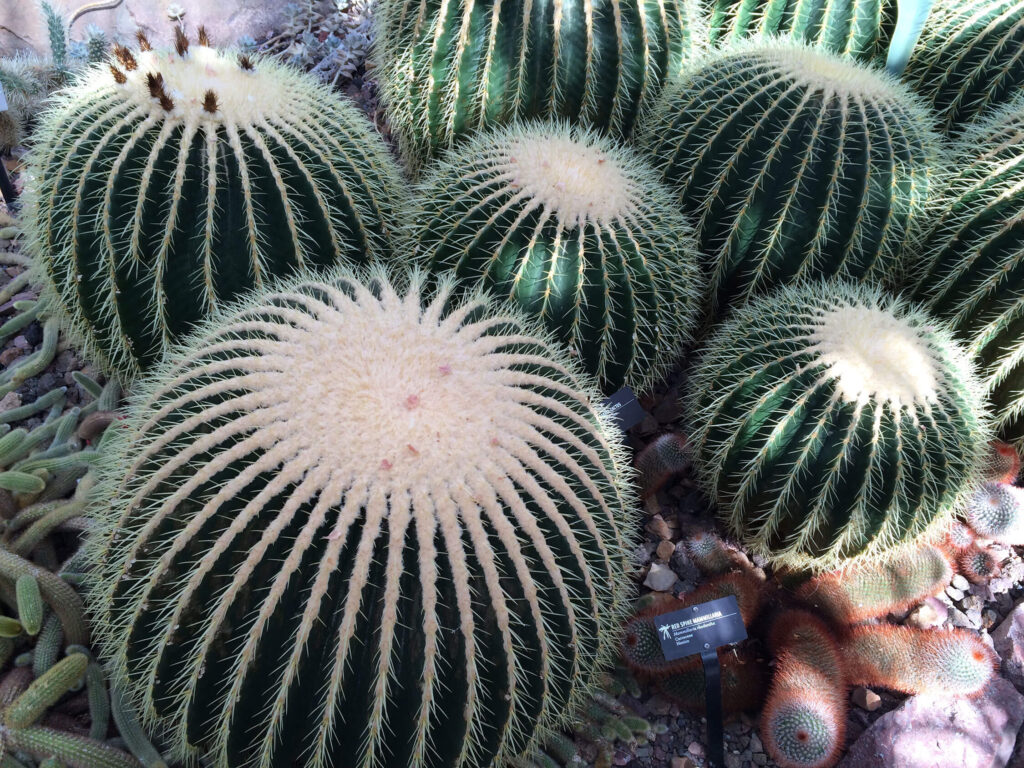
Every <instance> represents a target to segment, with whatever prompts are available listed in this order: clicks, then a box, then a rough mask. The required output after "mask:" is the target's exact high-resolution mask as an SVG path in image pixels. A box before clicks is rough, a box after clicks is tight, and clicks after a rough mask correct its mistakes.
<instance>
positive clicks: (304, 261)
mask: <svg viewBox="0 0 1024 768" xmlns="http://www.w3.org/2000/svg"><path fill="white" fill-rule="evenodd" d="M142 40H143V43H142V49H141V50H139V51H135V52H132V51H129V50H128V49H126V48H122V47H118V48H117V49H116V59H112V60H111V62H110V64H109V67H94V68H92V69H90V70H89V71H88V73H87V75H85V76H84V77H83V79H82V80H81V81H80V82H79V83H77V84H76V85H74V86H72V87H71V88H69V89H68V90H66V91H65V92H64V93H63V94H62V95H61V96H60V97H59V98H57V100H56V101H55V102H54V104H53V108H52V109H51V110H50V111H49V112H48V113H47V115H46V117H45V119H44V120H43V121H42V123H41V125H40V129H39V131H38V132H37V134H36V136H35V148H36V152H35V155H34V157H35V160H34V164H33V166H32V171H31V173H32V176H33V178H34V183H33V184H32V194H31V195H29V196H28V202H27V214H26V223H27V235H28V245H27V248H28V250H29V252H30V253H31V254H32V256H33V258H34V259H35V261H36V267H37V271H38V273H39V275H38V276H39V278H40V280H41V281H42V282H43V283H44V284H45V286H46V290H47V292H48V299H47V301H48V304H49V308H50V309H51V310H52V311H54V312H56V313H58V314H59V315H60V316H61V317H62V318H63V321H64V323H65V325H66V326H67V327H68V328H69V329H70V330H71V332H72V335H73V336H75V337H77V339H78V341H80V342H81V343H83V344H84V346H85V347H86V349H87V350H88V351H89V352H90V353H91V355H92V357H94V358H95V359H96V360H98V361H100V362H101V363H102V364H103V365H105V366H106V367H107V368H109V369H112V370H115V371H116V372H117V373H118V374H120V375H122V376H125V377H131V376H134V375H135V374H137V373H138V372H139V370H140V369H144V368H145V367H146V366H148V365H150V364H151V363H153V362H154V361H155V360H158V359H159V358H160V357H161V356H162V355H163V353H164V352H165V351H166V349H167V348H168V347H169V345H170V344H171V343H172V342H174V340H175V339H177V338H179V337H180V336H181V335H182V334H183V333H185V332H186V331H187V330H188V329H189V328H191V327H192V326H193V325H194V324H195V323H196V322H197V321H198V320H200V319H201V318H202V317H203V316H205V315H206V314H207V313H209V312H210V311H211V310H212V309H213V308H214V307H216V306H217V305H218V304H219V303H222V302H225V301H227V300H230V299H231V298H233V297H235V296H236V295H238V294H240V293H243V292H245V291H248V290H250V289H252V288H254V287H259V286H261V285H262V284H263V283H264V282H265V281H266V280H267V279H268V278H270V277H272V276H274V275H279V274H282V273H288V272H291V271H293V270H296V269H299V268H313V267H323V266H324V265H330V264H334V263H338V262H353V263H361V262H364V261H366V260H367V259H369V258H374V257H388V256H389V255H390V253H391V250H390V245H389V243H388V232H389V229H390V228H391V227H392V222H391V219H392V217H393V216H394V215H395V213H394V211H393V208H394V205H395V204H396V202H397V201H398V199H399V196H398V190H399V183H400V182H399V181H398V175H397V169H396V168H395V167H394V164H393V163H392V162H391V160H390V159H389V157H388V154H387V150H386V148H385V147H384V144H383V142H382V141H381V140H380V139H379V137H378V136H376V135H375V134H374V132H373V130H372V128H371V126H370V125H369V123H368V122H367V121H366V120H365V119H364V118H363V117H362V115H360V114H358V113H357V111H356V109H355V108H354V107H351V106H348V105H346V104H343V103H341V102H339V101H338V100H337V99H336V98H335V97H334V96H332V95H331V93H330V92H329V91H328V90H327V89H326V87H325V86H321V85H320V84H318V83H317V82H316V81H315V80H312V79H311V78H309V77H307V76H305V75H303V74H302V73H300V72H298V71H296V70H293V69H290V68H287V67H283V66H281V65H278V64H275V63H274V62H273V61H270V60H260V61H256V62H254V61H253V60H251V59H249V58H248V57H246V56H242V57H240V58H237V59H236V58H235V57H233V56H232V55H229V54H228V53H224V52H220V51H217V50H215V49H213V48H210V47H209V46H207V45H202V44H199V45H190V44H189V42H188V40H187V39H185V37H184V35H183V34H182V35H179V40H178V46H177V52H162V51H156V50H152V49H151V47H150V46H149V44H148V43H146V42H145V38H142Z"/></svg>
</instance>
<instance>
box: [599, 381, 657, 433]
mask: <svg viewBox="0 0 1024 768" xmlns="http://www.w3.org/2000/svg"><path fill="white" fill-rule="evenodd" d="M604 404H605V405H606V406H608V407H609V408H610V409H611V412H612V416H613V417H614V418H615V420H616V421H617V422H618V423H619V429H621V430H622V431H623V432H625V431H626V430H627V429H630V428H632V427H635V426H636V425H637V424H639V423H640V422H641V421H643V420H644V419H645V418H646V417H647V411H645V410H644V409H643V408H642V407H641V406H640V402H639V401H638V400H637V399H636V394H635V393H634V392H633V390H632V389H630V388H629V387H623V388H622V389H620V390H619V391H618V392H616V393H615V394H614V395H612V396H611V397H607V398H605V401H604Z"/></svg>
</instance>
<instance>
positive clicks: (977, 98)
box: [903, 0, 1024, 133]
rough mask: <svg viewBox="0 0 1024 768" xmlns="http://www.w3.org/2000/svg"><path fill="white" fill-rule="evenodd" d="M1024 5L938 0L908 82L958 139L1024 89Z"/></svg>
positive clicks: (1011, 0) (1012, 0)
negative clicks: (1022, 49)
mask: <svg viewBox="0 0 1024 768" xmlns="http://www.w3.org/2000/svg"><path fill="white" fill-rule="evenodd" d="M1022 44H1024V2H1022V0H968V2H959V1H958V0H935V3H934V5H933V6H932V9H931V12H930V14H929V16H928V21H927V23H926V24H925V25H924V29H923V30H922V33H921V37H920V39H919V40H918V43H917V45H916V46H915V48H914V51H913V55H912V56H911V57H910V62H909V64H908V66H907V70H906V72H905V73H904V75H903V79H904V80H905V81H906V82H907V83H909V84H910V86H911V87H912V88H913V89H914V90H915V91H916V92H917V93H918V94H920V95H921V96H922V97H923V98H924V99H925V100H926V101H927V102H929V104H930V105H931V106H932V108H933V109H934V110H935V111H936V112H938V114H939V118H940V126H941V128H942V130H943V131H944V132H947V133H958V132H959V131H961V130H962V129H963V128H964V127H965V126H967V125H969V124H970V123H971V122H973V121H975V120H976V119H978V118H979V117H981V116H983V115H984V114H985V113H986V112H987V111H989V110H991V109H992V108H993V107H998V106H1000V105H1001V104H1004V103H1006V102H1007V101H1009V100H1010V99H1011V98H1013V97H1014V96H1015V94H1017V93H1018V92H1019V91H1020V87H1021V85H1022V84H1024V61H1022V60H1021V57H1020V55H1019V52H1020V47H1021V45H1022Z"/></svg>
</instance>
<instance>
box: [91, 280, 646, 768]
mask: <svg viewBox="0 0 1024 768" xmlns="http://www.w3.org/2000/svg"><path fill="white" fill-rule="evenodd" d="M375 269H376V268H375ZM452 297H453V288H452V285H451V283H450V282H448V283H443V284H441V285H440V286H438V287H437V288H436V290H435V289H432V288H428V287H426V286H425V282H424V281H423V280H422V279H421V278H419V277H417V276H413V277H412V278H411V279H408V280H406V279H405V278H402V279H401V280H399V279H389V278H387V277H386V276H384V275H383V273H382V272H380V271H375V272H373V273H372V274H370V275H368V276H366V275H358V274H354V273H349V272H346V271H344V270H342V269H336V270H335V271H332V272H328V273H324V274H322V275H320V276H319V277H316V278H313V277H307V278H292V279H291V280H290V281H287V282H285V283H283V284H282V285H280V286H279V287H276V288H272V289H268V290H265V291H263V292H260V293H256V294H253V295H251V296H249V297H248V298H247V299H246V300H245V301H243V302H241V303H239V304H237V305H235V306H234V307H231V308H227V309H224V310H220V311H218V313H215V314H214V315H213V316H212V319H211V320H210V321H209V322H208V323H206V324H204V325H202V326H201V327H200V328H199V330H198V331H196V332H195V334H194V335H192V336H191V337H190V338H189V339H188V340H186V342H184V343H183V345H182V347H181V348H180V350H179V351H177V352H176V353H174V354H173V355H171V356H170V357H169V358H168V360H167V361H166V363H165V364H162V365H161V366H160V367H159V368H158V369H156V370H154V371H153V372H152V373H151V375H149V376H147V377H145V378H144V379H142V380H140V386H139V387H138V390H139V391H138V393H137V395H136V398H135V401H134V408H133V409H132V412H131V415H130V416H129V418H128V419H127V420H126V421H125V422H123V426H122V427H121V433H120V434H119V435H118V436H117V437H116V438H114V442H113V443H112V447H111V449H110V451H109V453H108V455H107V456H106V457H105V458H104V461H103V466H102V467H101V472H102V477H101V480H100V483H99V485H98V486H97V490H96V496H95V497H94V503H93V506H92V517H93V520H94V524H95V532H94V535H93V536H92V538H91V539H90V540H89V542H88V543H87V547H88V550H87V551H88V552H89V555H90V560H91V561H92V562H93V566H94V571H93V574H94V576H93V578H94V581H95V585H94V587H93V589H92V590H91V592H90V595H89V601H88V603H89V607H90V610H91V611H92V614H93V617H94V627H95V631H96V634H97V636H98V639H99V644H100V647H101V649H102V652H103V655H104V656H105V657H106V660H107V661H108V664H109V668H110V670H111V672H112V674H113V675H114V679H115V681H116V682H117V683H118V684H119V687H120V689H121V690H123V691H125V692H126V693H127V694H128V695H130V696H131V697H132V698H133V703H134V704H135V705H136V706H137V708H138V709H139V711H140V712H141V714H142V716H143V717H144V719H145V721H146V722H147V723H148V724H149V725H150V726H151V727H153V728H154V729H156V730H162V731H164V732H165V733H166V734H167V737H168V741H169V743H170V744H171V746H172V747H173V750H174V754H175V757H176V758H180V759H188V758H190V757H192V756H197V755H205V756H206V757H207V759H209V760H210V761H211V762H210V764H213V765H217V766H224V767H229V766H246V768H248V767H249V766H262V767H263V768H277V767H281V768H285V767H290V766H292V765H298V764H301V765H304V766H310V767H313V766H316V767H320V766H340V765H345V766H352V767H353V768H358V767H361V768H385V767H386V768H398V767H401V768H421V767H427V766H431V767H433V766H459V765H480V766H484V765H491V764H493V763H496V762H500V761H501V760H502V759H504V758H507V757H510V756H513V755H515V754H517V753H519V752H521V751H523V750H528V749H530V748H531V746H532V745H534V743H535V741H536V739H537V738H539V737H540V736H541V735H543V733H544V732H545V730H546V729H547V728H548V727H551V726H555V725H558V724H561V723H562V722H564V721H565V720H566V718H567V717H568V716H569V714H571V712H572V711H573V709H574V707H575V705H576V704H578V703H579V702H581V701H583V700H585V699H586V696H587V694H588V692H589V691H590V690H591V689H592V687H593V685H594V684H595V683H596V677H597V675H598V673H599V672H600V666H601V664H602V663H603V662H604V661H605V660H606V659H607V658H609V656H610V655H612V654H614V653H615V651H616V645H617V640H618V633H619V628H620V626H621V621H622V620H623V618H624V611H625V607H624V606H625V597H626V593H627V591H628V585H629V579H628V576H627V572H628V561H627V557H628V554H627V553H628V551H629V549H630V547H631V546H632V542H631V540H630V538H629V536H628V535H627V531H628V530H629V529H630V526H631V525H633V524H634V523H633V512H632V502H631V501H629V500H628V496H627V492H626V485H625V481H626V480H628V472H629V468H628V464H627V462H626V460H625V457H624V456H623V455H622V449H621V446H620V445H619V439H620V435H619V434H618V431H617V428H616V427H614V426H613V422H612V421H611V416H610V413H609V412H608V411H607V410H606V408H605V407H604V406H602V405H599V404H598V403H600V398H599V395H598V393H597V391H596V389H595V388H594V386H593V384H592V383H591V381H590V380H589V379H587V378H585V377H583V376H582V375H580V374H579V373H577V372H576V369H575V367H574V366H573V365H572V363H571V362H570V361H568V360H567V359H566V358H565V357H564V354H565V353H564V351H562V349H561V347H559V346H558V345H555V344H553V343H552V342H551V341H549V340H548V339H547V338H546V337H545V336H544V334H543V333H539V332H538V331H537V330H536V329H535V328H534V327H533V326H531V325H530V323H529V322H528V321H524V320H523V319H522V318H520V317H519V316H518V315H516V314H509V313H508V312H507V311H506V309H501V310H500V311H499V309H497V308H496V306H495V305H492V304H491V303H489V300H486V299H485V298H482V296H481V295H480V294H477V295H474V296H469V297H464V298H460V299H453V298H452Z"/></svg>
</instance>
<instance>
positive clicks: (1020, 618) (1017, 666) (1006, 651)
mask: <svg viewBox="0 0 1024 768" xmlns="http://www.w3.org/2000/svg"><path fill="white" fill-rule="evenodd" d="M992 644H993V646H995V649H996V653H998V654H999V658H1000V659H1002V669H1003V675H1005V676H1006V678H1007V679H1008V680H1009V681H1010V682H1011V683H1013V684H1014V685H1015V686H1016V687H1017V690H1018V691H1022V692H1024V603H1022V604H1020V605H1018V606H1017V607H1016V608H1014V609H1013V610H1012V611H1010V614H1009V615H1008V616H1007V617H1006V618H1005V619H1003V623H1002V624H1000V625H999V626H998V627H996V628H995V630H993V632H992Z"/></svg>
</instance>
